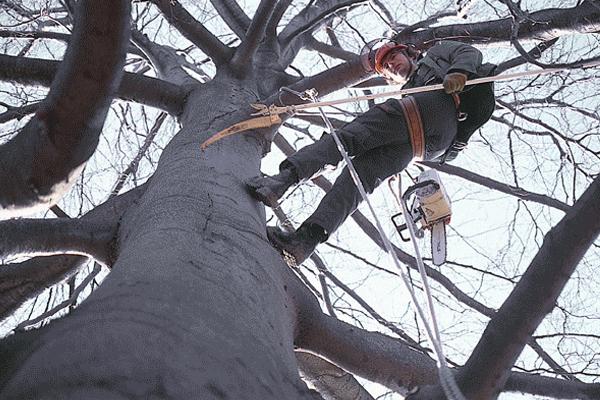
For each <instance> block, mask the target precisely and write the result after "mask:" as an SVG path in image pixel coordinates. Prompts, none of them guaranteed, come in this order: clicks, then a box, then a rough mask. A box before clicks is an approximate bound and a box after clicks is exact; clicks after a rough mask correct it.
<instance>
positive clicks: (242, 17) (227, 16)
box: [210, 0, 251, 39]
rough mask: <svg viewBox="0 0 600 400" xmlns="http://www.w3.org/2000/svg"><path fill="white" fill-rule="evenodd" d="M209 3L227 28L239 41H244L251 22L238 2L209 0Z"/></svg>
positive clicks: (232, 0) (233, 0)
mask: <svg viewBox="0 0 600 400" xmlns="http://www.w3.org/2000/svg"><path fill="white" fill-rule="evenodd" d="M210 2H211V4H212V5H213V7H214V8H215V10H217V12H218V13H219V16H220V17H221V18H222V19H223V21H225V23H226V24H227V26H228V27H229V28H230V29H231V30H232V31H233V32H234V33H235V34H236V35H237V36H238V37H239V38H240V39H244V38H245V37H246V31H247V30H248V27H249V26H250V22H251V21H250V18H248V16H247V15H246V13H245V12H244V10H242V8H241V7H240V6H239V4H238V2H237V1H236V0H210Z"/></svg>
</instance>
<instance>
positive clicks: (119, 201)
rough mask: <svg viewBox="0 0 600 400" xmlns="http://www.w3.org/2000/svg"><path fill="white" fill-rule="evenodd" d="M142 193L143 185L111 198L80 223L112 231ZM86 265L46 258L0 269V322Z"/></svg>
mask: <svg viewBox="0 0 600 400" xmlns="http://www.w3.org/2000/svg"><path fill="white" fill-rule="evenodd" d="M145 190H146V185H142V186H138V187H136V188H135V189H132V190H130V191H129V192H127V193H124V194H122V195H120V196H117V197H114V198H112V199H110V200H108V201H106V202H105V203H103V204H101V205H99V206H98V207H96V208H94V209H93V210H91V211H90V212H89V213H87V214H86V215H84V216H83V217H82V221H84V222H89V223H97V224H100V223H104V224H106V225H112V226H114V227H116V226H117V225H118V223H119V221H120V219H121V217H122V216H123V214H124V213H125V212H126V211H127V210H129V209H130V208H131V207H132V206H134V205H135V204H136V203H137V201H138V200H139V198H140V197H141V196H142V194H144V191H145ZM114 251H115V252H116V251H118V249H114ZM87 262H88V259H87V258H86V257H81V256H50V257H35V258H32V259H31V260H28V261H25V262H22V263H20V264H8V265H2V266H1V267H0V320H2V319H4V318H6V317H7V316H9V315H10V314H11V313H12V312H14V311H15V310H16V309H17V308H18V307H19V306H20V305H21V304H23V303H24V302H26V301H27V300H29V299H31V298H33V297H35V296H37V295H39V294H40V293H41V292H42V291H43V290H44V289H46V288H48V287H50V286H52V285H54V284H56V283H59V282H61V281H63V280H65V279H68V278H69V277H70V276H72V275H73V274H74V273H75V272H77V270H78V269H79V268H80V267H81V266H83V265H84V264H86V263H87Z"/></svg>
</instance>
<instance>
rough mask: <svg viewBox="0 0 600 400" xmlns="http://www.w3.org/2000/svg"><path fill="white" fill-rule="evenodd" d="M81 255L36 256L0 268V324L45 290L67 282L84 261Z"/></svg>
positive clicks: (85, 261) (85, 260) (86, 259)
mask: <svg viewBox="0 0 600 400" xmlns="http://www.w3.org/2000/svg"><path fill="white" fill-rule="evenodd" d="M88 261H89V260H88V258H86V257H82V256H72V255H71V256H49V257H36V258H32V259H31V260H27V261H25V262H22V263H18V264H8V265H2V266H1V267H0V321H2V320H4V319H5V318H6V317H8V316H10V315H11V314H12V313H13V312H15V310H16V309H17V308H19V307H20V306H21V305H22V304H23V303H25V302H26V301H28V300H29V299H32V298H34V297H36V296H38V295H39V294H41V293H42V292H43V291H44V290H45V289H47V288H49V287H51V286H53V285H55V284H57V283H59V282H62V281H64V280H66V279H69V278H70V277H71V276H73V275H74V274H75V273H76V272H77V271H78V270H79V269H80V268H81V267H83V266H84V265H85V264H86V263H87V262H88Z"/></svg>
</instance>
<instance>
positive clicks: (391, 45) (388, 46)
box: [375, 42, 419, 74]
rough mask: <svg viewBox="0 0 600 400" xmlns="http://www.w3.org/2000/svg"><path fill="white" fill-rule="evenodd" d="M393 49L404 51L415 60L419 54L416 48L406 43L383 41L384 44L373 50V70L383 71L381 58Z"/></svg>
mask: <svg viewBox="0 0 600 400" xmlns="http://www.w3.org/2000/svg"><path fill="white" fill-rule="evenodd" d="M394 50H400V51H404V53H405V54H406V55H407V56H408V57H410V58H412V59H414V60H416V59H417V58H418V56H419V51H418V50H417V49H415V48H414V47H413V46H409V45H406V44H400V43H396V42H388V43H385V44H384V45H382V46H381V47H379V48H378V49H377V51H376V52H375V71H376V72H377V73H379V74H383V72H384V68H383V60H384V59H385V57H386V56H387V55H388V54H390V53H391V52H392V51H394Z"/></svg>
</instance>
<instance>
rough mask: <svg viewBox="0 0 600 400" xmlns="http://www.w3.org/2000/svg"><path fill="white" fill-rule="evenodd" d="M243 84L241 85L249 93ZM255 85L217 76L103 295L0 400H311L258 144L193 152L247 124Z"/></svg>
mask: <svg viewBox="0 0 600 400" xmlns="http://www.w3.org/2000/svg"><path fill="white" fill-rule="evenodd" d="M244 84H245V86H244ZM249 86H250V83H249V82H243V83H242V85H240V82H239V81H234V80H231V79H229V78H227V77H221V79H215V80H214V81H212V82H210V83H209V84H207V85H204V86H203V87H202V88H200V89H198V90H197V91H196V92H194V93H192V95H191V96H190V98H189V99H188V103H187V109H186V110H185V112H184V114H183V116H182V119H181V121H182V130H181V131H180V132H179V133H178V134H177V136H176V137H175V138H174V139H173V140H172V141H171V143H170V144H169V145H168V146H167V148H166V149H165V150H164V152H163V154H162V157H161V160H160V163H159V166H158V169H157V171H156V173H155V174H154V176H153V178H152V180H151V181H150V183H149V186H148V189H147V191H146V193H145V195H144V196H143V197H142V199H141V201H140V204H139V206H138V207H137V208H136V209H135V211H132V212H130V213H128V214H126V215H125V217H124V219H123V223H122V225H121V229H120V254H119V256H118V259H117V261H116V263H115V266H114V268H113V272H112V273H111V274H110V275H109V276H108V278H107V279H106V281H105V282H104V283H103V284H102V286H101V287H100V288H99V289H98V290H97V291H96V292H94V293H93V294H92V295H91V296H90V298H89V299H88V300H87V301H86V302H85V303H84V304H82V305H81V307H79V308H78V309H77V310H75V312H73V313H72V314H71V315H70V316H68V317H66V318H63V319H62V320H59V321H56V322H54V323H53V324H52V325H51V326H50V327H49V328H48V329H47V331H46V332H43V334H42V335H41V337H40V338H39V339H37V340H36V341H35V343H34V344H32V346H34V347H35V348H36V350H35V351H33V352H32V353H31V354H30V355H29V356H28V357H27V359H26V361H24V362H22V363H20V366H19V367H18V369H17V370H16V372H15V373H14V374H13V375H12V378H11V379H10V381H9V382H8V383H7V384H6V385H5V387H4V392H3V393H2V395H0V397H2V398H3V399H23V398H61V399H62V398H85V399H96V398H98V399H100V398H101V399H121V398H123V399H124V398H127V399H132V398H144V399H149V398H181V399H191V398H198V399H277V400H281V399H306V398H313V396H315V395H314V394H312V393H311V392H310V391H309V390H308V389H307V387H306V386H305V385H304V383H302V381H301V380H300V379H299V375H298V369H297V365H296V360H295V357H294V353H293V340H294V330H295V321H296V316H295V310H294V307H293V305H292V303H291V300H290V299H289V297H288V295H287V293H286V285H285V284H284V277H283V276H282V275H281V274H280V273H279V272H278V271H281V270H282V269H283V268H286V267H285V265H284V264H283V262H282V260H281V258H280V256H279V254H278V253H277V252H276V251H275V250H274V249H273V248H272V247H271V245H270V244H269V242H268V241H267V239H266V235H265V215H264V209H263V207H261V206H259V205H258V204H257V202H255V201H253V200H252V199H251V198H250V197H249V196H248V194H247V193H246V191H245V189H244V184H243V181H244V179H246V178H249V177H250V176H252V175H256V174H258V173H259V165H260V158H261V153H262V148H261V144H260V143H259V141H258V140H256V139H255V138H252V137H251V136H249V135H243V136H238V137H235V138H228V139H226V140H224V141H222V142H220V143H218V144H216V145H214V146H212V147H210V148H209V149H208V150H206V151H205V152H201V151H200V149H199V143H200V142H201V141H202V140H203V138H205V137H207V136H208V135H210V134H212V133H214V132H216V131H218V130H220V129H223V128H225V127H226V126H228V125H231V124H232V123H233V122H237V121H239V120H240V119H242V118H243V116H242V115H241V113H240V111H239V110H240V109H245V108H246V107H247V104H248V103H250V102H252V101H255V100H256V99H255V95H254V94H253V90H252V89H253V88H252V87H249Z"/></svg>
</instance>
